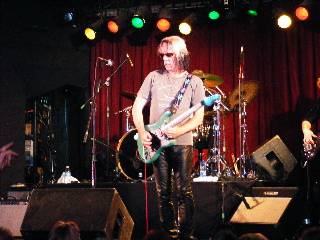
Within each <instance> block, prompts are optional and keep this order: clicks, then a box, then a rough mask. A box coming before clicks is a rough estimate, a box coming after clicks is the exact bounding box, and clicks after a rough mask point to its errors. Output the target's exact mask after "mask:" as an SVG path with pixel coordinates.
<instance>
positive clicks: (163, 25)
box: [157, 18, 171, 32]
mask: <svg viewBox="0 0 320 240" xmlns="http://www.w3.org/2000/svg"><path fill="white" fill-rule="evenodd" d="M170 27H171V24H170V21H169V20H168V19H165V18H161V19H159V20H158V21H157V28H158V29H159V30H160V31H161V32H166V31H168V30H169V29H170Z"/></svg>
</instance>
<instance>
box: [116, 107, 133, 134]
mask: <svg viewBox="0 0 320 240" xmlns="http://www.w3.org/2000/svg"><path fill="white" fill-rule="evenodd" d="M131 109H132V105H131V106H129V107H126V108H124V109H121V110H120V111H118V112H115V113H114V115H118V114H120V113H123V112H125V113H126V131H127V132H128V131H130V130H131V129H133V126H132V125H131V124H130V121H129V118H130V117H131Z"/></svg>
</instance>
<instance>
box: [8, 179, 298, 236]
mask: <svg viewBox="0 0 320 240" xmlns="http://www.w3.org/2000/svg"><path fill="white" fill-rule="evenodd" d="M192 188H193V193H194V201H195V215H194V229H195V231H194V235H195V236H197V237H199V238H200V239H208V238H209V237H210V236H212V234H214V233H215V231H216V230H217V227H219V226H221V224H229V223H230V219H231V217H232V216H233V215H234V214H235V212H236V211H238V208H240V203H241V202H243V201H244V200H243V199H246V198H245V197H246V196H254V197H257V196H260V197H261V196H262V197H266V198H269V199H271V201H272V200H273V199H275V198H279V199H280V198H281V197H287V198H288V199H289V201H290V205H288V206H286V208H285V209H284V210H285V211H283V212H280V213H277V214H278V215H279V216H280V217H281V222H283V219H284V216H286V218H288V217H287V216H290V215H292V214H290V211H291V210H290V209H291V208H292V205H295V206H297V204H299V205H300V204H302V203H301V201H300V200H297V199H300V197H298V196H299V191H298V188H295V187H279V186H277V187H270V183H269V182H265V181H254V180H252V181H249V180H240V181H239V180H237V181H218V182H193V184H192ZM110 189H116V190H117V191H116V192H118V193H119V196H120V198H121V200H122V202H123V203H124V206H125V208H126V209H127V210H128V213H124V214H123V211H122V215H124V218H125V215H126V214H129V215H130V216H131V218H132V220H133V222H134V226H133V231H132V236H131V238H132V239H142V238H143V236H144V234H145V232H146V226H147V224H146V209H147V213H148V215H147V217H148V227H149V229H157V228H159V226H160V224H159V215H158V208H157V197H156V189H155V183H154V182H153V181H148V182H147V183H145V182H141V181H140V182H132V183H127V182H118V183H112V182H108V183H100V184H98V185H97V187H96V188H95V189H92V188H91V185H90V184H82V183H80V184H52V185H46V186H41V187H40V188H38V189H35V190H34V191H33V194H32V195H38V198H37V197H34V196H31V198H30V196H28V195H30V193H32V192H30V191H25V190H19V189H12V191H9V192H8V199H16V200H20V201H26V200H27V197H29V202H28V204H29V207H31V205H33V207H32V208H33V209H35V208H36V209H37V211H38V213H37V214H40V215H41V216H42V217H43V219H44V220H46V221H47V220H48V221H49V222H50V221H52V222H54V221H55V220H54V219H50V217H51V218H52V217H53V216H54V215H55V213H53V212H52V211H55V212H57V211H60V210H61V206H63V207H67V209H73V210H72V213H71V215H79V213H80V212H81V211H83V209H88V210H89V209H91V210H90V211H91V213H90V214H91V215H90V216H89V217H87V219H86V221H87V222H86V223H85V225H87V224H88V222H89V223H90V219H94V216H96V215H101V214H103V213H104V212H108V211H110V209H109V210H106V209H105V208H104V207H103V204H102V203H104V202H108V201H113V200H110V199H113V198H112V195H111V196H110V195H106V196H107V197H106V198H105V197H104V196H103V195H101V194H100V193H98V192H100V191H101V190H102V191H104V190H110ZM145 190H146V191H145ZM145 193H147V194H145ZM59 194H61V195H59ZM99 194H100V195H99ZM45 195H48V196H47V197H46V196H45ZM146 195H147V199H148V201H147V206H146V201H145V199H146ZM109 196H110V198H109ZM88 198H90V199H89V201H90V202H88ZM174 199H175V198H174ZM292 199H295V201H291V200H292ZM48 201H50V202H48ZM99 201H100V203H99ZM297 202H299V203H297ZM271 204H272V202H271ZM88 205H91V206H88ZM92 205H93V206H92ZM96 205H98V206H96ZM262 205H263V204H262ZM110 206H111V207H110V208H119V206H118V205H114V204H110ZM114 206H117V207H114ZM175 206H176V202H175ZM249 207H250V206H249ZM40 208H43V209H42V210H40ZM47 208H48V209H47ZM299 208H300V209H302V208H301V206H300V207H299ZM296 209H297V208H296ZM245 210H246V209H245ZM272 210H273V209H262V210H259V209H258V211H260V212H259V214H262V215H263V214H265V215H272ZM24 211H25V210H24ZM31 211H35V210H31ZM41 211H42V212H41ZM61 211H62V212H61V213H60V214H62V215H61V216H64V212H63V211H64V210H61ZM113 211H117V209H113ZM248 211H250V209H248ZM295 211H296V210H295ZM291 212H292V211H291ZM252 213H253V214H252V215H256V214H257V213H256V212H252ZM106 214H107V213H106ZM33 215H34V213H32V214H28V216H25V218H30V217H31V218H32V216H33ZM107 215H108V214H107ZM249 215H250V212H249ZM69 216H70V213H69ZM292 216H293V215H292ZM294 216H295V217H293V218H294V219H296V220H297V221H300V219H299V218H300V214H297V211H296V212H295V213H294ZM122 217H123V216H122ZM252 217H253V218H254V216H252ZM100 218H101V217H100ZM102 218H103V216H102ZM105 218H106V221H108V218H109V217H105ZM290 218H291V220H293V218H292V217H290ZM75 219H77V218H75ZM24 221H29V222H30V221H31V222H32V220H29V219H27V220H26V219H24ZM39 221H40V222H42V221H43V220H41V219H40V220H37V221H36V223H35V222H33V227H32V229H28V226H27V225H26V224H24V225H25V227H24V228H25V229H24V230H25V231H26V232H28V234H29V235H30V234H33V232H36V231H38V230H39V229H37V226H34V225H37V222H39ZM77 221H80V222H81V221H83V219H77ZM92 221H96V220H92ZM113 221H114V220H113ZM253 221H255V219H253ZM272 221H273V220H272ZM297 221H295V223H297ZM120 222H122V221H120ZM81 224H82V223H80V227H81ZM117 224H119V223H115V225H117ZM120 225H121V223H120ZM233 225H234V226H240V225H243V224H233ZM245 225H246V227H248V226H249V225H248V224H245ZM251 225H252V224H251ZM280 225H281V224H280V220H274V222H272V223H269V224H265V225H260V228H259V230H260V231H262V232H263V231H264V230H266V232H267V233H268V232H269V233H270V231H269V229H268V227H269V228H270V227H271V228H272V229H273V230H274V229H276V228H277V227H279V226H280ZM282 225H283V224H282ZM26 226H27V227H26ZM291 226H292V225H291ZM47 228H49V227H48V226H47ZM120 228H121V226H120ZM98 230H99V229H98ZM248 230H250V228H249V229H248ZM41 231H43V229H41ZM117 231H119V229H118V230H117ZM281 231H285V230H283V229H282V230H281Z"/></svg>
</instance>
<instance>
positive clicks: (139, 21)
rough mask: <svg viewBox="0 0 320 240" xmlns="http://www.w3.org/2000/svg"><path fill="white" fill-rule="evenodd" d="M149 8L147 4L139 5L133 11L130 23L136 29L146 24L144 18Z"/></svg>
mask: <svg viewBox="0 0 320 240" xmlns="http://www.w3.org/2000/svg"><path fill="white" fill-rule="evenodd" d="M148 13H149V8H148V7H147V6H140V7H138V9H137V10H136V11H135V12H134V14H133V17H132V18H131V25H132V26H133V27H134V28H136V29H141V28H143V27H144V26H145V24H146V18H147V16H148V15H149V14H148Z"/></svg>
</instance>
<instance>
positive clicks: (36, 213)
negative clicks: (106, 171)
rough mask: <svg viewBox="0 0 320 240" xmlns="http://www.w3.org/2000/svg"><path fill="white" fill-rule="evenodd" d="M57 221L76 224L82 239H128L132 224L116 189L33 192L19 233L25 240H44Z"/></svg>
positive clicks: (39, 190) (40, 190)
mask: <svg viewBox="0 0 320 240" xmlns="http://www.w3.org/2000/svg"><path fill="white" fill-rule="evenodd" d="M58 220H71V221H75V222H76V223H77V224H78V225H79V227H80V231H81V239H93V238H96V237H99V238H100V239H114V238H117V239H124V240H126V239H131V234H132V230H133V225H134V223H133V221H132V218H131V216H130V214H129V213H128V211H127V209H126V207H125V205H124V203H123V202H122V200H121V198H120V196H119V194H118V192H117V190H115V189H112V188H111V189H106V188H100V189H83V188H73V189H62V188H61V189H36V190H34V191H33V193H32V195H31V199H30V202H29V206H28V208H27V211H26V214H25V217H24V219H23V222H22V226H21V232H22V234H23V236H24V238H25V239H46V238H47V236H48V233H49V231H50V229H51V228H52V226H53V224H54V223H55V222H56V221H58Z"/></svg>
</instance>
